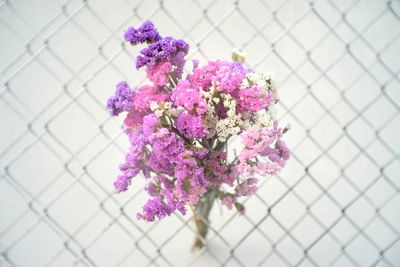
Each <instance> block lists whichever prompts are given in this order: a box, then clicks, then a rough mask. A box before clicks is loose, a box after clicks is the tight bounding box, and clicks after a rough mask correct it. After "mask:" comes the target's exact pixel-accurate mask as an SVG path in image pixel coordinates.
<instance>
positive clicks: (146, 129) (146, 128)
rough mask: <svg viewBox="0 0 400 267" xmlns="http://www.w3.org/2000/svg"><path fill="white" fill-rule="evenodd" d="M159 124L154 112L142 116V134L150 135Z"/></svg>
mask: <svg viewBox="0 0 400 267" xmlns="http://www.w3.org/2000/svg"><path fill="white" fill-rule="evenodd" d="M158 125H159V121H158V118H157V116H156V115H155V114H154V113H151V114H149V115H146V116H144V117H143V134H144V135H145V136H147V137H148V136H150V135H152V134H153V133H154V131H155V127H156V126H158Z"/></svg>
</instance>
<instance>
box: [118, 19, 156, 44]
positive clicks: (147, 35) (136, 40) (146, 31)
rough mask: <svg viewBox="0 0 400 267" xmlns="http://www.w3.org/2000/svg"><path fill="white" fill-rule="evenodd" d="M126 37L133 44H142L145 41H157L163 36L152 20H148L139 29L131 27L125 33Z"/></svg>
mask: <svg viewBox="0 0 400 267" xmlns="http://www.w3.org/2000/svg"><path fill="white" fill-rule="evenodd" d="M124 38H125V40H126V41H128V42H130V43H131V44H140V43H144V42H148V43H153V42H157V41H158V40H160V39H161V36H160V34H159V33H158V31H157V29H156V28H155V27H154V24H153V23H152V22H150V21H146V22H144V23H143V24H142V25H141V26H140V27H139V28H138V29H135V28H133V27H129V28H128V30H127V31H126V32H125V34H124Z"/></svg>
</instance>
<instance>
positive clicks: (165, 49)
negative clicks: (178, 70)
mask: <svg viewBox="0 0 400 267" xmlns="http://www.w3.org/2000/svg"><path fill="white" fill-rule="evenodd" d="M188 51H189V45H188V44H187V43H186V42H185V41H183V40H175V39H174V38H172V37H164V38H162V39H160V40H159V41H157V42H156V43H153V44H150V45H149V46H148V47H146V48H144V49H143V50H141V51H140V54H142V55H141V56H138V57H137V58H136V68H137V69H140V68H141V67H143V66H147V68H149V69H151V68H153V67H154V66H156V64H157V63H158V62H161V61H172V60H173V59H174V57H177V58H175V59H174V61H175V64H177V63H178V62H179V61H182V60H181V59H180V58H183V57H184V56H185V55H186V54H187V53H188ZM180 52H182V53H183V54H182V53H180ZM177 61H178V62H177Z"/></svg>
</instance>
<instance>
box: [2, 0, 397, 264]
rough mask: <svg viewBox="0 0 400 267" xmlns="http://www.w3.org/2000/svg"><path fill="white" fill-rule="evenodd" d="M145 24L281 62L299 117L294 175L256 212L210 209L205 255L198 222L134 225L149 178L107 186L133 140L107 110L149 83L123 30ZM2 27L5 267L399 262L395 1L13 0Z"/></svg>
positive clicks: (273, 65) (198, 48)
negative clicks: (198, 245) (196, 242)
mask: <svg viewBox="0 0 400 267" xmlns="http://www.w3.org/2000/svg"><path fill="white" fill-rule="evenodd" d="M144 20H153V21H154V22H155V24H156V25H160V30H161V32H162V34H164V31H165V33H167V30H168V31H171V33H170V34H171V35H172V34H174V36H176V37H179V38H183V39H185V40H187V41H188V42H189V43H190V44H191V47H192V48H191V52H190V53H191V54H190V55H189V56H190V57H193V58H198V57H200V58H203V59H209V58H214V57H215V56H216V55H218V56H219V57H222V58H226V57H228V56H229V52H226V50H227V49H230V48H233V47H238V48H239V49H240V50H242V51H245V52H247V53H248V58H247V62H248V64H249V66H251V67H254V68H255V69H256V70H263V69H269V70H272V71H274V72H275V74H276V80H277V84H278V87H279V88H280V89H279V90H280V92H281V93H280V94H281V103H280V107H279V109H280V112H281V119H282V121H284V122H291V123H292V125H293V129H292V130H291V132H289V133H288V143H289V146H290V147H291V148H292V150H293V156H292V159H291V160H290V162H289V164H288V166H287V168H286V169H285V171H284V172H282V173H281V174H280V175H279V176H277V177H270V178H267V179H266V180H264V181H262V183H261V185H260V190H259V192H258V193H257V194H256V195H254V196H253V197H251V198H249V199H247V200H245V201H244V203H245V204H246V206H247V210H248V212H247V215H245V216H243V217H238V215H237V214H235V213H234V212H225V211H223V214H222V216H221V214H219V213H221V208H220V207H218V206H216V207H214V209H213V212H212V214H211V218H212V220H213V221H212V223H211V225H210V233H209V237H208V247H207V248H205V249H203V250H201V251H197V252H190V251H189V249H187V248H188V247H189V246H190V245H191V242H192V238H193V236H194V235H195V233H196V231H195V229H194V225H193V222H192V220H191V218H190V215H187V216H185V217H182V216H180V215H175V216H173V217H171V218H168V219H165V220H163V221H161V222H156V223H152V224H145V223H142V222H137V221H136V220H135V219H134V217H135V216H133V214H134V213H135V211H136V210H138V209H139V208H140V205H141V204H143V203H144V198H145V193H144V192H143V181H142V182H141V181H140V179H137V181H135V182H137V184H136V185H135V186H134V187H135V188H132V190H130V191H128V192H127V193H125V194H124V195H114V194H113V193H112V189H111V184H112V180H113V178H114V176H115V175H116V174H117V168H116V166H117V164H118V162H121V161H122V160H123V154H124V153H125V151H126V149H127V143H126V138H125V136H124V134H123V133H122V131H121V128H120V125H121V123H120V121H117V120H116V119H112V118H109V117H108V115H107V114H106V112H105V111H104V103H105V100H106V99H107V97H108V96H109V95H110V94H112V92H113V86H112V84H114V83H116V82H118V79H121V80H122V79H125V80H128V81H129V82H130V83H132V84H136V85H139V84H141V83H143V81H144V79H143V74H134V73H135V72H134V70H133V64H132V61H133V58H134V55H135V49H136V48H132V47H128V46H126V45H125V44H124V43H123V42H122V38H121V36H122V33H123V31H124V30H125V29H126V28H127V27H128V26H130V25H137V24H139V23H140V22H142V21H144ZM0 33H1V36H2V44H1V48H2V49H1V51H0V54H1V56H2V58H3V59H2V62H3V63H0V71H1V75H0V81H1V85H2V87H1V88H0V119H1V120H0V121H1V124H2V125H3V127H2V133H1V135H0V136H1V140H0V159H1V161H0V170H1V172H0V214H1V215H0V252H1V254H0V266H204V265H206V266H400V256H399V255H400V213H399V212H398V210H399V208H400V179H399V177H400V158H399V153H400V143H399V141H398V140H399V138H398V136H399V135H400V115H399V114H400V78H399V74H400V53H399V47H400V2H399V1H390V0H389V1H383V0H382V1H367V0H354V1H346V2H338V1H333V0H317V1H305V0H301V1H295V0H284V1H279V0H248V1H245V0H241V1H239V0H237V1H233V0H232V1H223V0H216V1H200V0H192V1H189V0H186V1H178V0H159V1H155V0H151V1H144V0H142V1H128V0H126V1H113V2H107V1H92V0H68V1H61V0H60V1H46V2H43V3H40V4H38V3H35V2H25V3H23V2H20V1H11V0H5V1H3V2H1V3H0ZM130 75H137V76H134V79H132V78H131V77H132V76H130Z"/></svg>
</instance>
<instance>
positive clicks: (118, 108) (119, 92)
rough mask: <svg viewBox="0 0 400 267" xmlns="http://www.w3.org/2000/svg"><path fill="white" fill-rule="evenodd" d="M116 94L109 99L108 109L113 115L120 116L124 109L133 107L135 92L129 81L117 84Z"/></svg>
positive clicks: (127, 109)
mask: <svg viewBox="0 0 400 267" xmlns="http://www.w3.org/2000/svg"><path fill="white" fill-rule="evenodd" d="M116 88H117V89H116V90H115V95H114V96H112V97H110V98H109V99H108V101H107V109H108V110H109V111H110V113H111V115H112V116H118V115H119V114H120V113H121V112H123V111H129V110H130V109H132V108H133V98H134V97H135V92H134V91H132V89H131V88H130V87H129V85H128V83H127V82H120V83H118V84H117V85H116Z"/></svg>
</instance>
